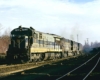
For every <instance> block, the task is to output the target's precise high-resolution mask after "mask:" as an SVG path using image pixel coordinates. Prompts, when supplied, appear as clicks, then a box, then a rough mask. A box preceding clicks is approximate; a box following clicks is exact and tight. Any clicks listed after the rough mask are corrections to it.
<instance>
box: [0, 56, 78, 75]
mask: <svg viewBox="0 0 100 80" xmlns="http://www.w3.org/2000/svg"><path fill="white" fill-rule="evenodd" d="M74 57H77V56H74ZM69 58H73V57H68V58H63V59H55V60H49V61H42V62H34V63H25V64H16V65H8V66H7V65H1V66H0V77H5V76H8V75H10V74H13V73H18V72H22V71H25V70H29V69H33V68H37V67H40V66H43V65H46V64H51V63H55V62H58V61H62V60H66V59H69Z"/></svg>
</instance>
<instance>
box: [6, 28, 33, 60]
mask: <svg viewBox="0 0 100 80" xmlns="http://www.w3.org/2000/svg"><path fill="white" fill-rule="evenodd" d="M32 33H33V31H32V30H31V29H29V28H21V27H19V28H16V29H14V30H12V32H11V44H10V45H9V48H8V51H7V60H8V61H24V60H25V61H28V59H29V54H30V53H29V52H30V46H31V44H32V43H33V38H32Z"/></svg>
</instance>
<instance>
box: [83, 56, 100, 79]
mask: <svg viewBox="0 0 100 80" xmlns="http://www.w3.org/2000/svg"><path fill="white" fill-rule="evenodd" d="M99 61H100V57H99V59H98V61H97V63H96V64H95V66H94V67H93V68H92V70H91V71H90V72H89V73H88V74H87V75H86V76H85V77H84V78H83V80H85V79H86V78H87V77H88V76H89V75H90V74H91V73H92V71H93V70H94V69H95V68H96V66H97V65H98V63H99Z"/></svg>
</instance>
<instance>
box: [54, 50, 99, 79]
mask: <svg viewBox="0 0 100 80" xmlns="http://www.w3.org/2000/svg"><path fill="white" fill-rule="evenodd" d="M98 54H99V52H98V53H97V54H96V55H94V56H93V57H92V58H90V59H89V60H88V61H86V62H84V63H83V64H81V65H80V66H78V67H76V68H74V69H73V70H71V71H70V72H68V73H66V74H64V75H63V76H61V77H59V78H57V79H56V80H60V79H62V78H64V77H65V76H67V75H70V74H71V73H72V72H74V71H75V70H77V69H79V68H80V67H82V66H83V65H85V64H86V63H88V62H89V61H90V60H92V59H93V58H94V57H95V56H97V55H98Z"/></svg>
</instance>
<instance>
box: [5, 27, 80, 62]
mask: <svg viewBox="0 0 100 80" xmlns="http://www.w3.org/2000/svg"><path fill="white" fill-rule="evenodd" d="M10 39H11V43H10V44H9V48H8V50H7V56H6V59H7V61H8V62H34V61H42V60H48V59H58V58H66V57H67V56H75V55H78V54H80V52H81V51H82V44H81V43H78V42H75V41H72V40H69V39H65V38H64V37H61V36H59V35H56V34H50V33H44V32H40V31H37V30H35V29H34V28H32V27H30V28H26V27H22V26H19V27H18V28H15V29H13V30H12V31H11V35H10Z"/></svg>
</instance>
